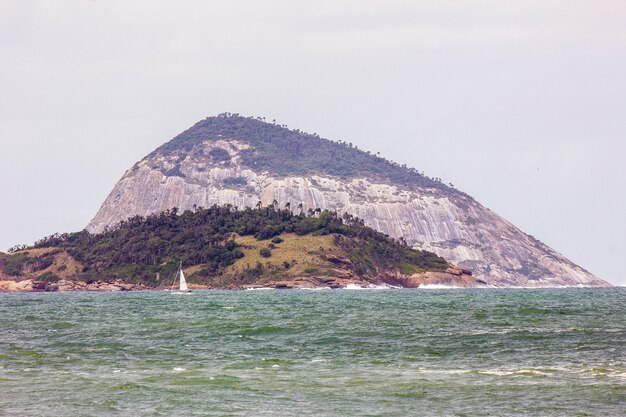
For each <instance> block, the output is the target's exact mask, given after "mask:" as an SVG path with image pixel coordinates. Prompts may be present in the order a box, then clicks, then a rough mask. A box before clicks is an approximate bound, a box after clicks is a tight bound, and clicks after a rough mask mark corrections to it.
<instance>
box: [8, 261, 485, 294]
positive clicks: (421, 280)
mask: <svg viewBox="0 0 626 417" xmlns="http://www.w3.org/2000/svg"><path fill="white" fill-rule="evenodd" d="M485 284H486V283H485V282H484V281H481V280H477V279H475V278H473V277H472V275H471V272H469V271H466V270H464V269H461V268H456V267H450V268H448V269H447V270H446V271H442V272H424V273H420V274H414V275H401V274H396V275H391V274H383V275H380V276H379V277H377V278H376V279H374V280H364V279H361V278H358V277H354V276H343V277H331V276H305V277H295V278H290V279H285V280H277V281H271V282H267V283H262V284H234V283H232V284H228V285H225V286H210V285H199V284H189V288H190V289H192V290H204V289H220V290H248V289H321V288H331V289H339V288H376V287H379V288H380V287H388V288H418V287H420V286H424V285H445V286H450V287H461V288H469V287H477V286H481V285H485ZM167 289H169V287H147V286H145V285H140V284H130V283H126V282H124V281H122V280H120V279H117V280H114V281H92V282H84V281H74V280H70V279H60V280H58V281H56V282H46V281H38V280H37V279H36V278H29V279H24V280H21V281H10V280H9V281H1V280H0V293H8V292H11V293H12V292H68V291H94V292H119V291H139V290H157V291H159V290H160V291H162V290H167Z"/></svg>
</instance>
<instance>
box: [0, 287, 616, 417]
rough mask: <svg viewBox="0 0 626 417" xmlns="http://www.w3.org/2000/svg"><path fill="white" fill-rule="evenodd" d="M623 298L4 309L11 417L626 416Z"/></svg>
mask: <svg viewBox="0 0 626 417" xmlns="http://www.w3.org/2000/svg"><path fill="white" fill-rule="evenodd" d="M625 349H626V289H624V288H613V289H584V288H583V289H544V290H530V289H515V290H512V289H508V290H499V289H481V290H478V289H466V290H445V289H433V290H420V289H415V290H408V289H407V290H394V289H390V290H361V291H357V290H325V291H324V290H322V291H304V290H302V291H291V290H290V291H275V290H270V291H239V292H238V291H199V292H197V293H195V294H193V295H191V296H184V295H183V296H181V295H178V296H176V295H171V294H169V293H167V292H131V293H52V294H47V293H29V294H0V415H2V416H118V415H120V416H121V415H123V416H205V415H230V416H243V415H245V416H382V415H385V416H624V415H626V363H625V362H626V350H625Z"/></svg>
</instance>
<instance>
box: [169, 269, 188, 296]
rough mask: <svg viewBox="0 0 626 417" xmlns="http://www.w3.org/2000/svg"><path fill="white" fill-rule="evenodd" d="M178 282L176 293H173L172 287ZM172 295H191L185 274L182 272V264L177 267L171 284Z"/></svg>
mask: <svg viewBox="0 0 626 417" xmlns="http://www.w3.org/2000/svg"><path fill="white" fill-rule="evenodd" d="M176 280H178V291H174V286H175V285H176ZM172 294H191V290H190V289H189V288H187V280H186V279H185V273H184V272H183V263H182V262H181V263H180V264H179V265H178V272H177V273H176V277H175V278H174V282H173V283H172Z"/></svg>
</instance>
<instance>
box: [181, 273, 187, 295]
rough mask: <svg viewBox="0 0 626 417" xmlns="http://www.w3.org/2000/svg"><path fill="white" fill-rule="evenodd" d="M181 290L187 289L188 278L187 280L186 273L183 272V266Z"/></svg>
mask: <svg viewBox="0 0 626 417" xmlns="http://www.w3.org/2000/svg"><path fill="white" fill-rule="evenodd" d="M179 289H180V291H187V280H185V274H183V270H182V268H181V269H180V285H179Z"/></svg>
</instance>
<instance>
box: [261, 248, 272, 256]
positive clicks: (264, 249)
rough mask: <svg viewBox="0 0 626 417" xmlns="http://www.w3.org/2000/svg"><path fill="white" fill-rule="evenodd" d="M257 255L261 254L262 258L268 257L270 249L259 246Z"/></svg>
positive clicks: (270, 253) (270, 254)
mask: <svg viewBox="0 0 626 417" xmlns="http://www.w3.org/2000/svg"><path fill="white" fill-rule="evenodd" d="M259 255H261V256H262V257H264V258H269V257H270V256H272V251H271V250H269V248H261V249H260V250H259Z"/></svg>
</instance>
